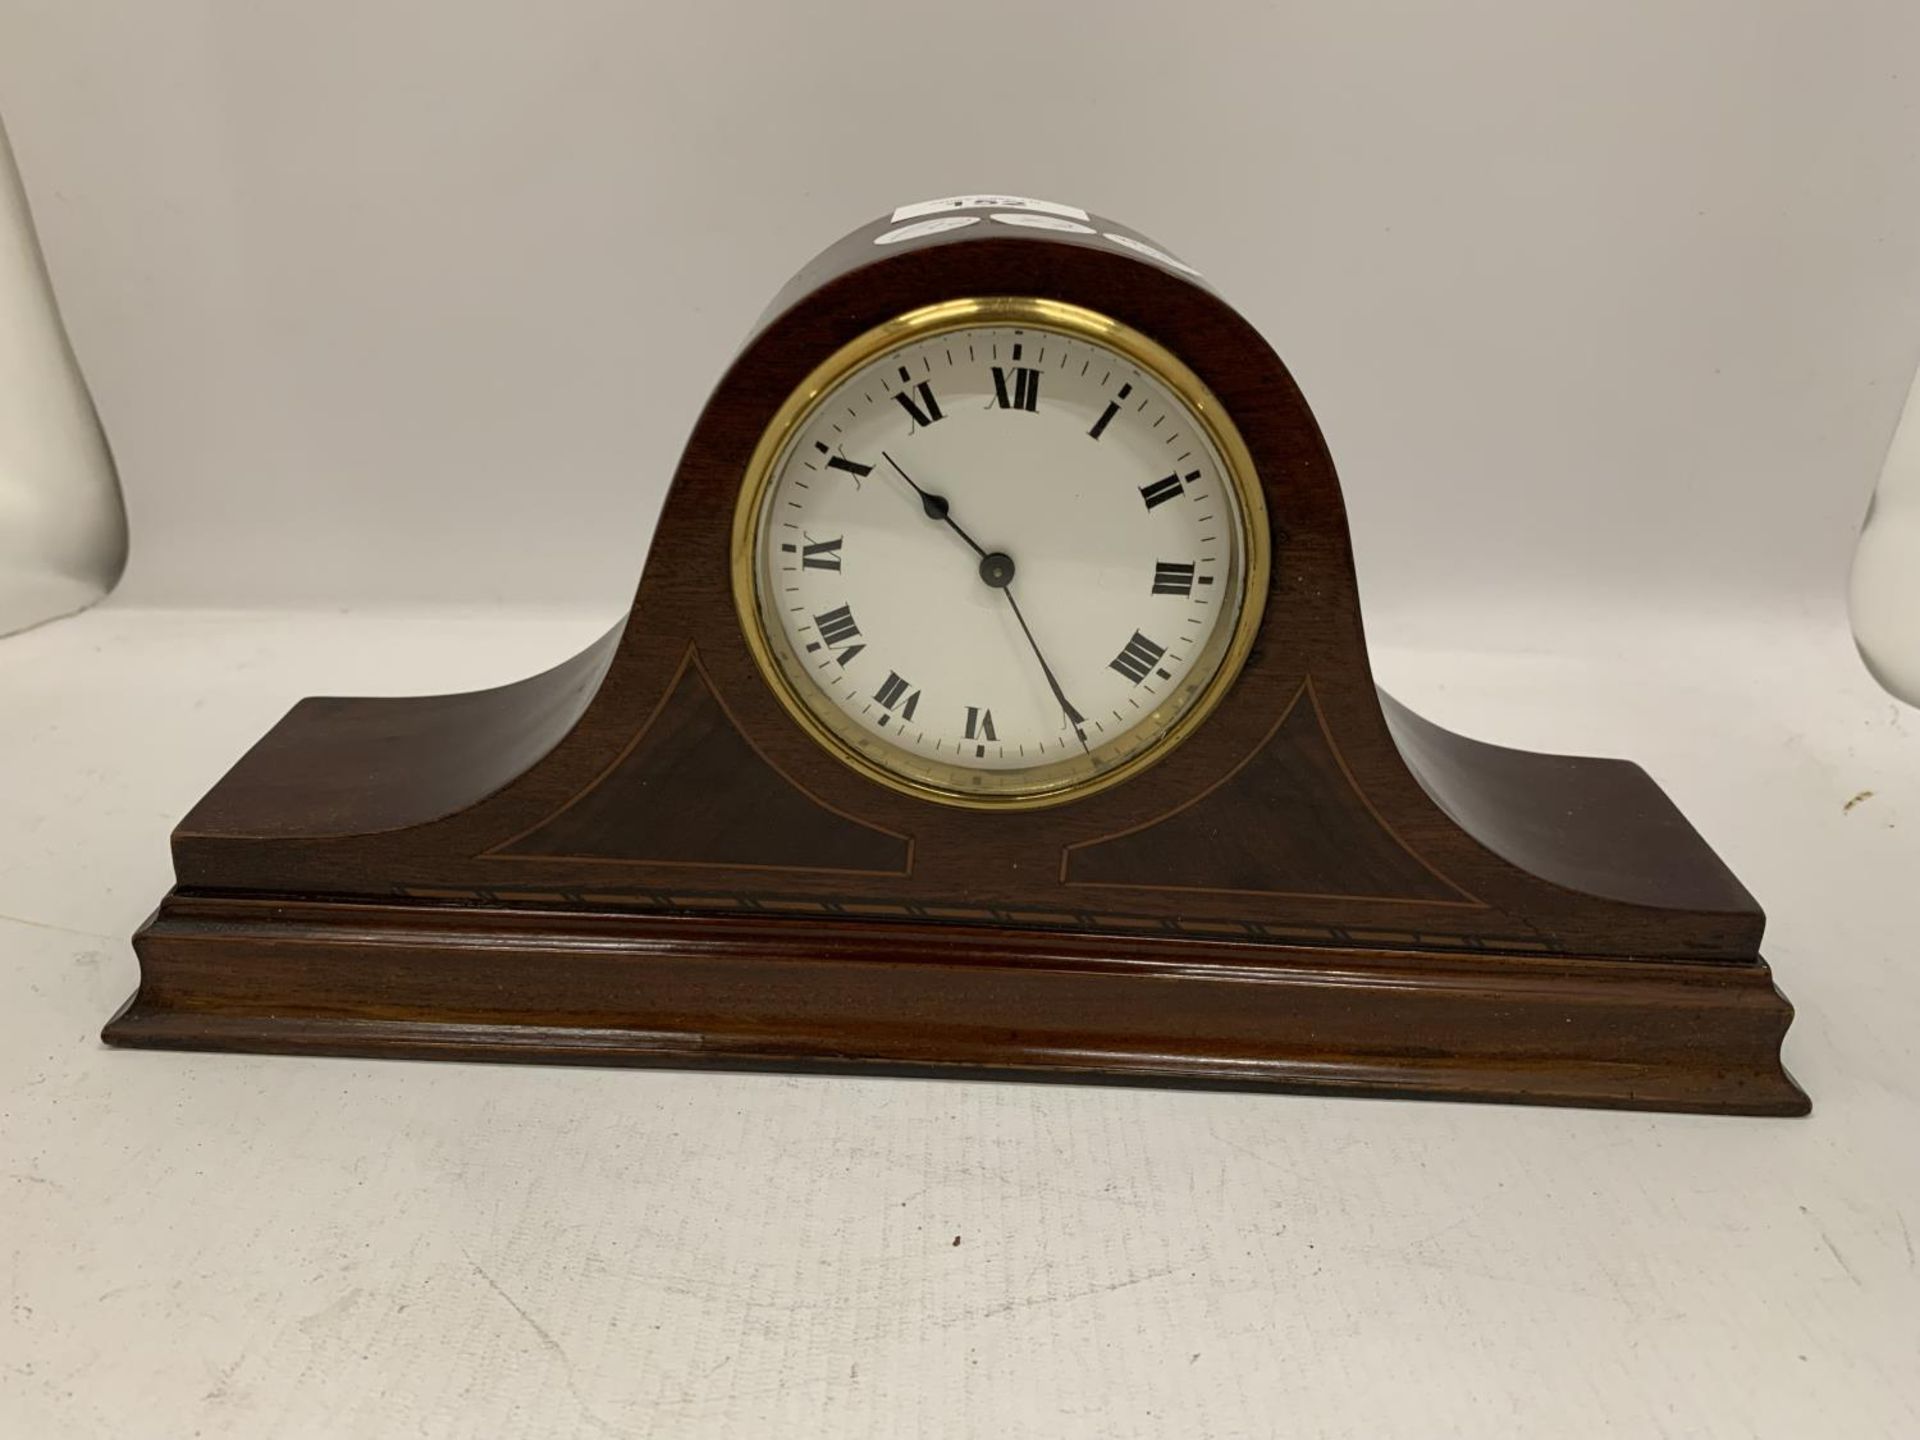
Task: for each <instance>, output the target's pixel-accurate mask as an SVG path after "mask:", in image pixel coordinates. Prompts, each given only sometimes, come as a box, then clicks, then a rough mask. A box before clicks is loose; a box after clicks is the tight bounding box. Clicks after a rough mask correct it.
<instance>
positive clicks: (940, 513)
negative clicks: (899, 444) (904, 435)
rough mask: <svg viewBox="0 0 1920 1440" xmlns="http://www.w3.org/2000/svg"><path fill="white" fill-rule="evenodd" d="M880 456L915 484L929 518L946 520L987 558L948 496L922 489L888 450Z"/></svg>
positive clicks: (902, 476) (980, 554) (908, 481)
mask: <svg viewBox="0 0 1920 1440" xmlns="http://www.w3.org/2000/svg"><path fill="white" fill-rule="evenodd" d="M880 458H881V459H882V460H884V461H886V462H887V464H889V465H891V466H892V467H893V473H894V474H896V475H898V476H899V477H900V478H901V479H902V480H904V481H906V482H907V484H909V485H912V486H913V493H914V494H916V495H918V496H919V497H920V508H921V509H922V510H924V511H926V512H927V518H928V519H929V520H944V521H946V522H947V524H949V525H951V526H952V527H953V533H954V534H956V535H958V536H959V537H960V538H961V539H962V540H964V541H966V542H967V544H969V545H971V546H972V547H973V553H974V554H976V555H978V556H979V557H980V558H981V559H982V560H985V559H986V558H987V552H986V550H985V549H984V548H982V546H981V544H980V542H979V541H978V540H976V539H974V538H973V537H972V536H971V535H969V534H968V533H967V532H966V531H964V530H962V529H961V528H960V522H959V521H958V520H956V519H954V518H953V513H952V510H953V507H952V506H950V505H948V504H947V497H946V496H944V495H935V494H934V493H933V492H932V491H930V490H922V489H921V488H920V486H919V485H918V484H916V483H915V481H914V478H913V477H912V476H911V475H909V474H907V472H906V471H904V470H902V469H901V468H900V462H899V461H898V460H896V459H894V458H893V456H891V455H889V454H887V452H886V451H884V450H882V451H881V452H880Z"/></svg>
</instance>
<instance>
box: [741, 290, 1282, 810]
mask: <svg viewBox="0 0 1920 1440" xmlns="http://www.w3.org/2000/svg"><path fill="white" fill-rule="evenodd" d="M994 305H995V302H977V304H976V308H975V309H974V310H973V311H971V312H969V311H966V310H962V311H961V312H960V313H959V314H949V315H947V316H946V317H945V318H946V322H947V323H946V324H945V325H937V324H929V325H925V326H922V327H918V330H917V333H916V327H914V326H912V325H910V324H903V325H902V326H901V327H900V328H901V329H902V330H903V331H904V332H905V333H904V335H903V337H902V338H901V339H900V340H899V341H898V343H892V344H884V345H883V348H880V349H879V350H878V353H870V354H864V355H858V356H856V363H853V364H851V365H849V366H848V367H847V368H845V369H843V370H842V371H841V372H840V373H839V374H837V375H831V376H829V377H828V382H827V383H825V384H823V385H821V386H820V387H818V389H817V390H815V391H814V393H813V394H811V395H810V396H808V397H805V403H804V404H803V405H802V406H801V408H800V409H799V411H798V413H797V415H795V416H794V423H792V424H791V425H790V427H789V428H788V429H787V432H786V433H785V434H783V435H781V436H779V437H778V443H779V448H778V450H777V452H774V453H773V455H772V458H771V463H770V464H769V465H768V466H767V469H766V474H765V475H764V477H763V479H762V480H761V483H760V484H759V485H758V486H757V487H753V488H755V489H757V492H758V493H757V494H754V495H752V496H751V497H750V499H751V509H750V512H747V514H746V518H747V519H748V521H749V522H750V523H749V524H748V525H747V527H746V529H745V531H744V540H745V546H746V551H747V553H746V556H745V558H746V560H747V563H748V564H749V565H750V567H751V587H752V596H751V605H750V606H749V605H748V604H747V603H745V602H744V601H743V606H742V608H743V611H745V612H747V613H746V615H745V617H744V618H746V619H747V620H748V621H749V630H750V633H754V632H755V631H756V630H757V635H756V636H755V638H757V639H758V640H759V641H760V645H759V646H758V647H757V648H758V649H760V650H761V651H762V652H764V653H763V655H762V659H763V663H766V664H769V665H770V668H771V670H772V671H773V674H772V675H771V676H770V678H771V679H773V680H774V681H775V684H776V688H777V689H780V690H782V691H783V698H785V699H786V700H787V701H788V703H789V707H790V708H792V709H794V710H795V713H796V715H797V716H799V717H800V718H801V719H802V720H803V722H804V721H808V720H810V721H811V724H810V725H809V728H810V729H813V730H814V731H815V733H816V734H817V735H818V736H820V737H821V738H824V739H827V740H828V741H829V743H831V744H833V745H836V746H837V747H838V748H839V749H840V750H841V751H842V758H849V759H851V760H852V761H853V763H855V764H856V766H857V767H858V768H862V769H864V770H867V771H868V772H869V773H870V774H875V775H876V778H885V779H891V780H893V781H895V782H897V783H900V784H903V785H905V786H907V787H909V788H913V789H916V790H919V791H921V792H922V793H928V794H930V795H931V796H932V798H936V799H940V798H946V799H952V800H956V801H958V802H960V803H978V804H992V803H1006V802H1020V801H1024V802H1026V803H1029V804H1031V803H1036V802H1038V803H1045V802H1047V801H1049V800H1059V799H1065V798H1071V797H1072V796H1073V795H1075V794H1079V793H1084V792H1085V791H1087V790H1089V789H1091V788H1096V787H1097V786H1099V785H1103V784H1106V783H1111V782H1112V780H1113V779H1115V778H1117V777H1118V776H1119V775H1121V774H1123V773H1126V772H1128V771H1130V770H1131V769H1132V768H1134V767H1136V766H1137V765H1139V764H1140V763H1143V762H1144V760H1145V759H1146V758H1148V757H1149V756H1150V755H1152V754H1153V753H1154V752H1155V751H1156V750H1157V749H1159V748H1162V747H1164V745H1165V744H1166V743H1168V742H1169V741H1170V739H1171V738H1172V737H1174V736H1175V734H1176V732H1181V731H1182V730H1183V726H1184V724H1185V723H1187V722H1188V721H1189V718H1190V717H1191V719H1193V720H1197V718H1198V715H1199V713H1200V711H1199V710H1198V709H1197V708H1196V707H1201V706H1202V703H1203V702H1204V703H1205V704H1211V702H1212V700H1213V699H1216V698H1217V697H1218V692H1219V691H1220V690H1221V689H1222V688H1224V685H1225V683H1226V682H1227V681H1229V680H1230V679H1231V674H1230V670H1231V668H1232V667H1231V666H1230V665H1229V661H1231V662H1232V664H1233V665H1237V663H1238V659H1239V658H1240V654H1239V653H1236V650H1238V651H1239V652H1240V653H1243V652H1244V643H1241V644H1239V645H1238V646H1236V643H1235V642H1236V640H1241V641H1243V640H1244V638H1245V637H1246V636H1247V635H1248V633H1249V631H1250V626H1249V625H1247V624H1245V623H1243V622H1244V621H1246V620H1248V619H1249V618H1251V617H1249V616H1248V615H1247V614H1246V609H1247V604H1248V601H1247V594H1246V591H1247V577H1248V574H1249V545H1248V540H1249V534H1250V533H1251V532H1252V530H1253V526H1254V524H1255V523H1256V521H1255V519H1254V518H1253V517H1250V515H1249V513H1248V511H1249V507H1250V506H1257V505H1258V504H1259V499H1258V491H1257V489H1256V488H1255V487H1254V485H1253V483H1252V479H1251V476H1250V475H1248V474H1246V473H1243V472H1244V471H1245V470H1246V469H1247V468H1248V467H1247V466H1246V465H1244V464H1242V465H1240V466H1237V467H1236V466H1231V465H1229V463H1228V461H1227V460H1226V459H1224V458H1223V454H1222V451H1223V449H1227V448H1231V449H1233V450H1236V451H1237V450H1238V449H1239V447H1238V442H1237V438H1234V439H1233V442H1232V445H1231V447H1228V446H1227V445H1225V444H1223V440H1224V439H1225V437H1231V436H1232V431H1231V427H1230V425H1229V423H1228V422H1227V421H1226V419H1225V417H1224V416H1223V415H1221V414H1220V413H1219V412H1218V409H1217V405H1216V404H1215V403H1214V402H1212V401H1211V399H1210V397H1207V396H1206V392H1205V391H1204V390H1203V389H1202V388H1201V387H1200V386H1199V383H1198V381H1196V380H1194V379H1193V377H1192V376H1191V375H1190V374H1189V373H1188V372H1186V371H1185V369H1184V367H1182V366H1180V365H1179V363H1178V362H1177V361H1176V360H1174V359H1173V358H1172V357H1171V356H1169V355H1167V354H1166V352H1164V351H1161V350H1159V348H1158V347H1157V346H1153V345H1151V344H1150V343H1149V342H1146V341H1144V340H1142V339H1141V338H1140V337H1138V336H1135V335H1132V333H1131V332H1127V331H1124V330H1122V329H1121V327H1118V326H1115V325H1113V324H1112V323H1111V322H1105V321H1102V320H1100V318H1099V317H1096V316H1091V315H1090V314H1089V313H1088V312H1084V311H1074V310H1071V309H1070V308H1069V307H1060V306H1053V307H1044V308H1041V307H1040V306H1039V305H1038V303H1037V302H1024V305H1023V302H998V309H997V310H994V309H986V308H982V307H992V306H994ZM1015 305H1023V308H1020V309H1019V310H1017V311H1016V312H1015V313H1014V314H1013V315H1012V316H1011V317H1007V316H1006V310H1007V308H1008V307H1009V306H1015ZM942 308H943V309H950V308H951V307H942ZM909 319H911V317H909ZM966 320H971V321H973V322H974V323H958V322H960V321H966ZM1049 322H1051V323H1049ZM889 338H890V337H889ZM864 348H865V349H867V350H869V351H871V350H872V349H873V346H872V345H871V344H869V345H868V346H866V347H864ZM1169 370H1172V371H1175V372H1177V378H1176V376H1173V375H1169V374H1168V373H1167V372H1168V371H1169ZM1203 411H1206V412H1209V413H1204V414H1203V413H1202V412H1203ZM1241 453H1243V452H1241ZM1257 523H1258V524H1259V525H1260V526H1261V527H1262V530H1261V532H1260V539H1261V541H1262V544H1261V547H1260V549H1259V558H1260V561H1261V564H1260V567H1259V568H1261V569H1264V528H1263V527H1264V516H1261V517H1259V518H1258V521H1257Z"/></svg>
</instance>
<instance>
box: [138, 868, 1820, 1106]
mask: <svg viewBox="0 0 1920 1440" xmlns="http://www.w3.org/2000/svg"><path fill="white" fill-rule="evenodd" d="M135 948H136V950H137V951H138V954H139V957H140V964H141V984H140V990H139V992H138V993H137V994H136V995H135V996H134V997H133V999H132V1000H130V1001H129V1002H128V1003H127V1005H126V1006H125V1007H124V1008H123V1009H122V1010H121V1011H120V1013H119V1014H118V1015H116V1016H115V1017H114V1018H113V1020H112V1021H111V1022H110V1023H109V1024H108V1026H107V1028H106V1031H105V1038H106V1040H107V1041H108V1042H109V1043H112V1044H115V1045H130V1046H143V1047H150V1048H162V1049H164V1048H191V1049H218V1050H245V1051H263V1052H276V1053H278V1052H285V1053H316V1054H334V1055H362V1056H409V1057H416V1058H448V1059H473V1060H521V1061H545V1062H555V1063H570V1064H607V1065H664V1066H717V1067H726V1068H742V1069H751V1068H758V1067H778V1068H781V1069H793V1068H817V1069H822V1070H834V1071H842V1072H846V1071H868V1072H884V1073H905V1074H939V1075H954V1074H968V1073H972V1074H988V1075H994V1074H997V1075H1001V1076H1007V1077H1021V1078H1030V1079H1059V1080H1073V1079H1102V1080H1106V1081H1114V1080H1119V1081H1134V1082H1138V1083H1148V1084H1201V1085H1219V1086H1228V1087H1234V1088H1274V1089H1285V1090H1310V1091H1331V1092H1344V1093H1356V1094H1361V1093H1364V1094H1390V1095H1403V1096H1415V1097H1425V1098H1445V1099H1460V1100H1505V1101H1522V1102H1534V1103H1552V1104H1572V1105H1593V1106H1608V1107H1627V1108H1637V1109H1650V1110H1687V1111H1701V1112H1712V1113H1723V1114H1744V1115H1800V1114H1804V1113H1806V1111H1807V1109H1808V1102H1807V1098H1806V1096H1805V1095H1804V1094H1803V1093H1802V1092H1801V1090H1800V1089H1799V1087H1798V1086H1796V1085H1795V1084H1794V1082H1793V1080H1792V1079H1791V1077H1789V1076H1788V1075H1787V1073H1786V1071H1785V1070H1784V1069H1783V1068H1782V1067H1781V1064H1780V1059H1779V1051H1780V1042H1781V1039H1782V1037H1783V1035H1784V1034H1785V1032H1786V1028H1787V1025H1788V1022H1789V1021H1790V1020H1791V1018H1792V1014H1793V1011H1792V1007H1791V1006H1790V1005H1789V1004H1788V1003H1787V1001H1786V1000H1785V998H1784V997H1782V996H1781V995H1780V993H1779V992H1778V991H1777V990H1776V989H1775V988H1774V986H1773V983H1772V978H1771V974H1770V972H1769V970H1768V967H1767V966H1766V965H1765V963H1763V962H1759V961H1752V962H1744V963H1742V962H1724V961H1712V962H1708V961H1701V962H1677V961H1631V960H1620V959H1599V958H1595V959H1583V958H1569V957H1566V956H1544V955H1540V956H1536V955H1524V954H1510V953H1498V954H1495V953H1462V952H1459V951H1452V952H1447V953H1428V952H1419V951H1393V950H1376V949H1358V948H1356V949H1321V948H1309V947H1298V948H1296V947H1289V946H1280V945H1273V944H1267V943H1260V944H1255V943H1248V942H1245V941H1237V940H1231V939H1224V940H1217V941H1216V940H1198V939H1185V938H1178V937H1173V936H1168V935H1158V934H1156V935H1155V936H1154V937H1153V938H1152V942H1151V944H1150V945H1137V946H1132V945H1130V944H1129V941H1128V940H1127V939H1126V938H1125V937H1112V936H1090V935H1081V934H1072V933H1050V932H1047V931H1039V930H1013V931H1009V930H1001V929H995V930H991V931H988V930H984V929H979V928H974V927H967V926H961V925H936V924H926V923H920V922H914V923H907V922H893V921H864V920H845V921H841V920H832V919H826V918H821V917H810V918H809V919H807V920H805V921H795V920H783V919H779V918H758V917H756V918H747V917H703V916H694V915H637V914H614V913H580V912H578V911H569V912H560V911H541V910H532V909H522V910H516V909H503V908H488V907H465V906H452V905H432V904H421V903H392V904H383V903H361V902H348V901H301V900H293V899H289V900H284V901H281V900H275V899H272V898H264V897H231V896H215V895H195V894H190V893H182V892H179V891H176V892H175V893H174V894H172V895H170V896H169V897H168V898H167V900H166V901H165V903H164V904H163V905H162V906H161V908H160V910H159V912H158V913H157V914H156V915H155V916H154V918H153V919H152V920H150V921H149V922H148V924H147V925H146V926H145V928H144V929H142V931H141V932H140V934H139V935H138V936H137V937H136V939H135ZM1442 1037H1444V1040H1443V1039H1442Z"/></svg>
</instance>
